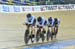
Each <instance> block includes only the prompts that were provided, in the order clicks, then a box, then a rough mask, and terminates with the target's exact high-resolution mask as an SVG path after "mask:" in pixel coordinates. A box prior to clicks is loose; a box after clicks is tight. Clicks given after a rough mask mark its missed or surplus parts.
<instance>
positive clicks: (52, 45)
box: [23, 40, 75, 49]
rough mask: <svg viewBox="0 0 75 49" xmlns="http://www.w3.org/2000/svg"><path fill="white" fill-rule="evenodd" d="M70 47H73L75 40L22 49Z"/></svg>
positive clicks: (59, 48)
mask: <svg viewBox="0 0 75 49" xmlns="http://www.w3.org/2000/svg"><path fill="white" fill-rule="evenodd" d="M71 45H74V46H75V40H69V41H62V42H54V43H49V44H47V45H40V46H34V47H30V48H23V49H61V48H64V47H67V46H71Z"/></svg>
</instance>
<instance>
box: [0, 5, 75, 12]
mask: <svg viewBox="0 0 75 49" xmlns="http://www.w3.org/2000/svg"><path fill="white" fill-rule="evenodd" d="M61 10H75V4H67V5H40V6H16V5H15V6H14V5H2V4H1V5H0V13H29V12H46V11H61Z"/></svg>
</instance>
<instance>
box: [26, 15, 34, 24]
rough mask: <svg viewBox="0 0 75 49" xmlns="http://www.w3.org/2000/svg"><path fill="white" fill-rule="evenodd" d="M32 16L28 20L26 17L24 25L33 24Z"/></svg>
mask: <svg viewBox="0 0 75 49" xmlns="http://www.w3.org/2000/svg"><path fill="white" fill-rule="evenodd" d="M34 19H35V18H34V16H31V17H30V18H27V17H26V20H25V23H27V24H33V23H34Z"/></svg>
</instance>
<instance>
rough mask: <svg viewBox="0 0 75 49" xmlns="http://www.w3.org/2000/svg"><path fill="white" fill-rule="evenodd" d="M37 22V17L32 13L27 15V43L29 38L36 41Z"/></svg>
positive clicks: (25, 38) (25, 39) (25, 37)
mask: <svg viewBox="0 0 75 49" xmlns="http://www.w3.org/2000/svg"><path fill="white" fill-rule="evenodd" d="M35 24H36V19H35V17H34V16H32V15H31V14H30V13H28V14H27V15H26V19H25V25H26V28H27V29H26V31H25V36H24V41H25V43H26V44H27V43H28V41H29V39H31V42H32V43H33V42H34V37H35V33H34V32H35V28H34V27H35Z"/></svg>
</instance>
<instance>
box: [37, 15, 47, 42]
mask: <svg viewBox="0 0 75 49" xmlns="http://www.w3.org/2000/svg"><path fill="white" fill-rule="evenodd" d="M46 24H47V21H46V20H45V19H44V17H43V16H39V17H37V28H38V29H37V32H36V42H38V41H39V39H40V38H41V39H42V42H43V41H44V40H45V33H46V30H45V28H44V26H46Z"/></svg>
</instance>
